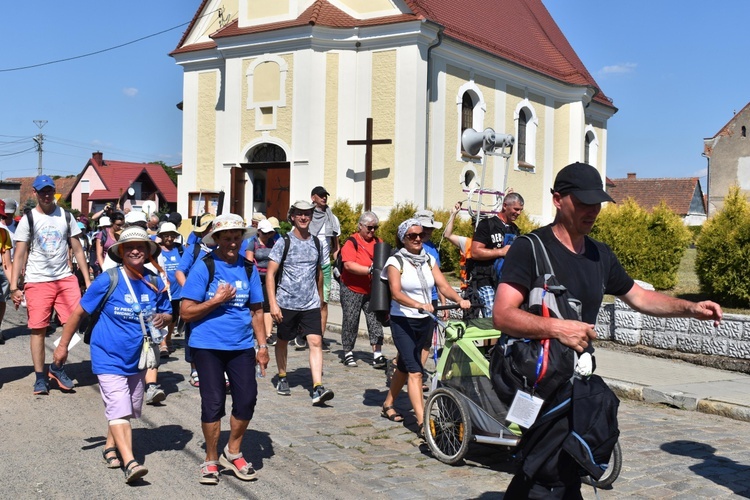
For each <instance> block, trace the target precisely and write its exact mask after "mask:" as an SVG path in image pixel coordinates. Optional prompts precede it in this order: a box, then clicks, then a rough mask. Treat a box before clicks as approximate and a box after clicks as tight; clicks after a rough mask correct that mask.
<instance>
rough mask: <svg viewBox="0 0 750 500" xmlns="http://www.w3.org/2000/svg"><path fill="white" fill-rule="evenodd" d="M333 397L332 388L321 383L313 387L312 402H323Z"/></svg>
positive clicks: (317, 403)
mask: <svg viewBox="0 0 750 500" xmlns="http://www.w3.org/2000/svg"><path fill="white" fill-rule="evenodd" d="M331 399H333V391H332V390H331V389H326V388H325V387H323V386H322V385H319V386H318V387H316V388H315V389H313V393H312V404H314V405H319V404H323V403H325V402H326V401H330V400H331Z"/></svg>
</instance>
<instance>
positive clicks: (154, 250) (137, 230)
mask: <svg viewBox="0 0 750 500" xmlns="http://www.w3.org/2000/svg"><path fill="white" fill-rule="evenodd" d="M134 241H143V242H145V243H147V244H148V249H149V251H150V252H151V258H152V259H155V258H156V257H157V256H158V255H159V253H160V252H161V249H160V248H159V245H157V244H156V242H154V241H152V240H151V238H149V237H148V233H147V232H146V230H145V229H143V228H142V227H139V226H132V227H129V228H127V229H123V231H122V233H120V239H119V240H117V242H116V243H115V244H114V245H112V246H111V247H109V250H107V254H108V255H109V258H110V259H112V260H113V261H115V262H117V263H118V264H122V257H121V256H120V246H121V245H122V244H123V243H128V242H134Z"/></svg>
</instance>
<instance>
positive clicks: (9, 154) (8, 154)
mask: <svg viewBox="0 0 750 500" xmlns="http://www.w3.org/2000/svg"><path fill="white" fill-rule="evenodd" d="M32 149H36V146H31V147H30V148H29V149H24V150H23V151H16V152H15V153H6V154H0V156H14V155H20V154H23V153H26V152H27V151H31V150H32Z"/></svg>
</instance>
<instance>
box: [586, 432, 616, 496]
mask: <svg viewBox="0 0 750 500" xmlns="http://www.w3.org/2000/svg"><path fill="white" fill-rule="evenodd" d="M621 469H622V448H620V442H619V441H618V442H617V443H615V448H614V449H613V450H612V456H611V457H610V459H609V464H608V466H607V470H606V472H605V473H604V475H603V476H602V477H600V478H599V480H596V479H594V478H592V477H591V476H586V477H584V478H582V481H583V482H584V483H585V484H589V485H591V486H595V487H597V488H601V489H609V488H610V487H611V486H612V483H614V482H615V481H616V480H617V478H618V477H619V476H620V470H621Z"/></svg>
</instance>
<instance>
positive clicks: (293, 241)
mask: <svg viewBox="0 0 750 500" xmlns="http://www.w3.org/2000/svg"><path fill="white" fill-rule="evenodd" d="M313 208H314V207H313V205H312V204H311V203H309V202H307V201H304V200H300V201H296V202H295V203H294V204H293V205H292V206H291V207H290V208H289V215H288V218H289V222H291V223H292V225H293V226H294V229H292V230H291V231H289V232H288V233H287V236H288V240H285V239H279V240H278V241H277V242H276V243H275V244H274V246H273V250H271V255H270V256H269V259H270V260H269V261H268V271H267V272H266V292H267V294H268V303H269V307H270V309H271V317H273V319H274V321H276V324H277V325H278V326H277V329H276V336H277V341H276V345H275V346H274V349H275V354H276V366H277V367H278V369H279V379H278V382H277V383H276V392H277V393H279V394H281V395H282V396H288V395H290V394H291V390H290V388H289V382H288V381H287V379H286V368H287V366H286V362H287V346H288V344H289V341H290V340H294V338H295V337H296V336H297V330H298V328H300V329H301V330H302V333H303V334H304V335H305V336H306V337H307V345H308V347H309V349H310V372H311V374H312V381H313V393H312V402H313V404H314V405H319V404H323V403H325V402H326V401H328V400H330V399H333V391H332V390H330V389H326V388H325V387H323V343H322V340H323V332H322V330H321V324H320V301H321V296H322V295H323V275H322V273H321V266H322V264H323V262H324V261H323V252H322V251H321V249H320V243H319V242H318V240H317V239H316V238H315V236H313V235H312V234H310V230H309V226H310V221H311V220H312V214H313ZM287 244H289V249H288V250H287V251H286V252H285V251H284V249H285V247H286V245H287ZM285 253H286V256H284V254H285ZM279 266H281V273H280V275H277V274H278V271H279ZM277 283H278V287H277V286H276V284H277Z"/></svg>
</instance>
